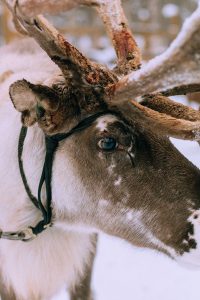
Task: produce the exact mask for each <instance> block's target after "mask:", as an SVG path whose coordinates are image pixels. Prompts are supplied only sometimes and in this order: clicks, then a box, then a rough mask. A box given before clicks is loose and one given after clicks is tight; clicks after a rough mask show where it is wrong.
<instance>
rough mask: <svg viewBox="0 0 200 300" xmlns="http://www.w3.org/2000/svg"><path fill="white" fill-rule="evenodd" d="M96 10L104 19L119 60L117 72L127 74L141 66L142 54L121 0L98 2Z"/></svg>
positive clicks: (100, 0)
mask: <svg viewBox="0 0 200 300" xmlns="http://www.w3.org/2000/svg"><path fill="white" fill-rule="evenodd" d="M96 4H97V6H96V8H97V11H98V13H99V14H100V17H101V18H102V20H103V22H104V24H105V26H106V30H107V32H108V35H109V36H110V38H111V40H112V43H113V45H114V48H115V51H116V55H117V58H118V62H117V67H116V71H117V73H119V74H127V73H130V71H132V70H137V69H139V68H140V65H141V53H140V50H139V48H138V46H137V44H136V41H135V40H134V38H133V35H132V34H131V31H130V30H129V28H128V25H127V20H126V17H125V15H124V11H123V8H122V6H121V0H115V1H112V0H107V1H105V0H104V1H102V0H96Z"/></svg>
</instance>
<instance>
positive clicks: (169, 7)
mask: <svg viewBox="0 0 200 300" xmlns="http://www.w3.org/2000/svg"><path fill="white" fill-rule="evenodd" d="M162 14H163V16H164V17H165V18H172V17H175V16H177V15H178V14H179V7H178V6H177V5H176V4H174V3H168V4H165V5H164V6H163V8H162Z"/></svg>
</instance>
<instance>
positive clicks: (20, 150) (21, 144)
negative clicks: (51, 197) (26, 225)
mask: <svg viewBox="0 0 200 300" xmlns="http://www.w3.org/2000/svg"><path fill="white" fill-rule="evenodd" d="M26 134H27V127H24V126H22V128H21V131H20V136H19V143H18V163H19V170H20V174H21V178H22V181H23V184H24V187H25V190H26V192H27V194H28V196H29V198H30V200H31V202H32V203H33V204H34V205H35V206H36V207H37V208H39V206H38V201H37V198H36V197H34V196H33V194H32V193H31V190H30V188H29V185H28V182H27V179H26V175H25V173H24V165H23V161H22V153H23V149H24V141H25V138H26Z"/></svg>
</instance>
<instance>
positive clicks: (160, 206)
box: [55, 115, 200, 257]
mask: <svg viewBox="0 0 200 300" xmlns="http://www.w3.org/2000/svg"><path fill="white" fill-rule="evenodd" d="M69 148H70V154H69V152H68V151H69ZM67 149H68V150H67ZM61 151H62V157H64V156H65V154H64V152H65V151H67V153H68V154H66V155H70V157H71V162H72V165H73V166H74V168H75V169H76V172H77V173H76V174H77V177H78V178H79V180H80V182H81V185H83V186H84V188H85V193H86V194H87V195H89V196H88V198H87V199H85V197H84V196H83V198H82V201H80V202H79V201H76V199H73V201H74V205H73V207H74V206H75V207H74V209H72V211H71V212H72V214H71V212H70V214H71V216H70V214H69V215H68V216H67V218H69V220H71V222H72V223H73V222H75V223H76V222H77V224H78V225H80V224H83V225H86V226H89V227H92V228H96V229H99V230H101V231H104V232H106V233H109V234H111V235H116V236H119V237H121V238H124V239H126V240H128V241H129V242H131V243H133V244H134V245H138V246H142V247H150V248H154V249H157V250H160V251H163V252H165V253H167V254H169V255H171V256H173V257H175V256H179V255H182V254H183V253H188V252H190V251H191V250H193V249H196V247H197V243H198V241H197V240H196V239H195V237H194V236H193V234H194V226H193V223H192V222H191V221H190V218H191V216H192V212H194V211H195V209H196V208H198V207H199V205H200V203H199V193H200V176H199V175H200V174H199V171H197V170H196V169H195V168H194V166H192V165H191V164H190V163H189V162H188V161H187V160H186V159H185V158H184V157H183V156H182V155H181V154H180V153H179V152H178V151H177V150H176V149H175V148H174V147H173V145H172V144H171V143H170V142H169V140H168V139H166V138H162V137H159V136H157V135H156V134H152V133H151V132H150V131H145V132H144V130H143V131H141V128H140V126H139V124H137V123H136V124H135V126H134V127H131V126H130V125H128V124H127V122H126V121H125V120H122V119H120V118H119V117H116V116H113V115H106V116H102V117H100V118H99V119H98V120H97V121H96V123H95V124H94V125H93V126H91V127H90V128H88V129H87V130H85V131H84V132H81V133H79V134H77V135H76V136H74V137H73V138H72V139H71V141H66V142H65V144H64V145H63V146H62V149H61ZM58 156H59V153H58V154H57V160H58V159H59V158H58ZM61 160H62V161H64V158H62V159H61ZM177 170H178V171H177ZM58 171H59V170H58ZM63 175H64V173H63ZM66 178H67V169H66ZM55 181H56V179H55ZM63 181H64V178H63ZM57 184H58V183H57ZM66 185H67V182H66ZM63 192H64V191H62V193H63ZM76 205H77V206H76ZM67 207H68V204H67V199H66V208H67ZM73 211H75V213H74V217H72V215H73Z"/></svg>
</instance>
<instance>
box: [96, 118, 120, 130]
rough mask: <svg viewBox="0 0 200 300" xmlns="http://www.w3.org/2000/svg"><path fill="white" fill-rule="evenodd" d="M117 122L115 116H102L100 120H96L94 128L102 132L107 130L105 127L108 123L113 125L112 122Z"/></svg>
mask: <svg viewBox="0 0 200 300" xmlns="http://www.w3.org/2000/svg"><path fill="white" fill-rule="evenodd" d="M116 120H117V117H115V116H112V115H107V116H102V117H100V118H98V120H97V121H96V123H97V124H96V128H97V129H98V130H99V131H101V132H103V131H105V130H106V129H107V126H108V125H109V124H110V123H113V122H114V121H116Z"/></svg>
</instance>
